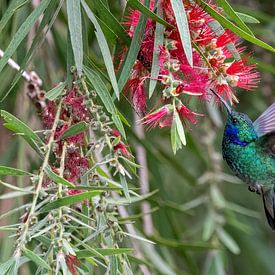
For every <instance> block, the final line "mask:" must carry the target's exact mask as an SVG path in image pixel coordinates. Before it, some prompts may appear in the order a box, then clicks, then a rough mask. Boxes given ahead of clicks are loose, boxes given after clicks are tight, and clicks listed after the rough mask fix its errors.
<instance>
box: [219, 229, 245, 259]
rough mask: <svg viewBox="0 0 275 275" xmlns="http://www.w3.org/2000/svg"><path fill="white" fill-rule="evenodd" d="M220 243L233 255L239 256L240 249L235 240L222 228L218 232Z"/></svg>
mask: <svg viewBox="0 0 275 275" xmlns="http://www.w3.org/2000/svg"><path fill="white" fill-rule="evenodd" d="M217 234H218V236H219V239H220V241H221V242H222V243H223V244H224V245H225V246H226V247H227V248H228V249H229V250H230V251H231V252H232V253H233V254H239V253H240V248H239V246H238V244H237V243H236V242H235V240H233V238H232V237H231V236H230V235H229V234H228V233H227V232H226V231H225V230H223V229H222V228H219V229H218V230H217Z"/></svg>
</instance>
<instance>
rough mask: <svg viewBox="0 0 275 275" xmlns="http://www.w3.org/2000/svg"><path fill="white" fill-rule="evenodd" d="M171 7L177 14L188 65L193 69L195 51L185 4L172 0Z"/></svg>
mask: <svg viewBox="0 0 275 275" xmlns="http://www.w3.org/2000/svg"><path fill="white" fill-rule="evenodd" d="M171 5H172V9H173V11H174V14H175V18H176V22H177V26H178V29H179V33H180V39H181V43H182V47H183V50H184V53H185V55H186V58H187V61H188V63H189V64H190V66H191V67H193V51H192V45H191V37H190V31H189V26H188V20H187V16H186V12H185V8H184V6H183V2H182V1H178V0H171Z"/></svg>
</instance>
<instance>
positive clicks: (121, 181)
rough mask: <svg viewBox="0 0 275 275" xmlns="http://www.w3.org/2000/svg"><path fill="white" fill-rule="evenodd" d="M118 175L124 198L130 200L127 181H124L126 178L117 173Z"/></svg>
mask: <svg viewBox="0 0 275 275" xmlns="http://www.w3.org/2000/svg"><path fill="white" fill-rule="evenodd" d="M119 177H120V184H121V186H122V188H123V192H124V195H125V197H126V199H127V200H128V201H129V202H131V197H130V194H129V189H128V183H127V181H126V178H125V176H123V175H121V174H119Z"/></svg>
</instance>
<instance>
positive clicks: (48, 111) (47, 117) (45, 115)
mask: <svg viewBox="0 0 275 275" xmlns="http://www.w3.org/2000/svg"><path fill="white" fill-rule="evenodd" d="M55 114H56V104H55V102H54V101H49V102H48V104H47V106H46V107H45V108H44V109H43V110H42V120H43V124H44V125H45V126H46V128H47V129H50V128H51V127H52V126H53V122H54V119H55Z"/></svg>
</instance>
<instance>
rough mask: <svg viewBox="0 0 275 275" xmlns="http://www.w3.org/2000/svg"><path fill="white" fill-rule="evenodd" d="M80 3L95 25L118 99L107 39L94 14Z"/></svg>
mask: <svg viewBox="0 0 275 275" xmlns="http://www.w3.org/2000/svg"><path fill="white" fill-rule="evenodd" d="M81 3H82V6H83V8H84V10H85V12H86V14H87V16H88V17H89V19H90V20H91V22H92V23H93V24H94V26H95V29H96V31H95V35H96V38H97V41H98V45H99V48H100V51H101V53H102V56H103V59H104V63H105V66H106V69H107V72H108V75H109V77H110V80H111V83H112V87H113V89H114V92H115V94H116V97H117V98H118V99H119V89H118V84H117V80H116V75H115V70H114V65H113V59H112V56H111V53H110V50H109V47H108V44H107V41H106V39H105V36H104V33H103V32H102V30H101V28H100V25H99V24H98V22H97V20H96V18H95V16H94V14H93V13H92V11H91V10H90V8H89V6H88V5H87V4H86V3H85V1H83V0H81Z"/></svg>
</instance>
